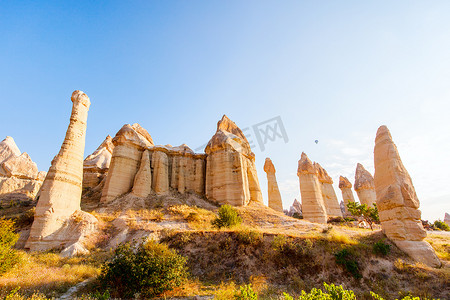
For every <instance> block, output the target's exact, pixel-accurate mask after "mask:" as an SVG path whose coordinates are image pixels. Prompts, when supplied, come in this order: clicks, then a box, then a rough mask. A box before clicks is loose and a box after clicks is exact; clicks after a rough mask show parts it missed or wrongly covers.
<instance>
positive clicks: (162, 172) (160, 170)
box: [152, 148, 169, 195]
mask: <svg viewBox="0 0 450 300" xmlns="http://www.w3.org/2000/svg"><path fill="white" fill-rule="evenodd" d="M152 168H153V189H154V190H155V192H156V193H157V194H159V195H163V194H166V193H167V192H169V158H168V156H167V154H166V152H164V151H162V149H159V148H156V149H155V150H154V151H153V154H152Z"/></svg>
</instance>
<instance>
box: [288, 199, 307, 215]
mask: <svg viewBox="0 0 450 300" xmlns="http://www.w3.org/2000/svg"><path fill="white" fill-rule="evenodd" d="M295 213H297V214H298V215H299V216H303V213H302V205H301V204H300V202H299V201H298V200H297V199H294V202H292V205H291V206H290V207H289V211H288V212H287V215H288V216H290V217H292V216H294V214H295Z"/></svg>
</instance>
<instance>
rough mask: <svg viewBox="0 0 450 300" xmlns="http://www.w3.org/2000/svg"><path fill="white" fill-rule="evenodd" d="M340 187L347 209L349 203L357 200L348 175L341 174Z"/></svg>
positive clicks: (345, 208)
mask: <svg viewBox="0 0 450 300" xmlns="http://www.w3.org/2000/svg"><path fill="white" fill-rule="evenodd" d="M339 188H340V189H341V192H342V199H343V200H344V211H345V213H348V211H347V204H349V203H350V202H355V198H354V197H353V192H352V183H351V182H350V181H349V180H348V179H347V177H344V176H340V177H339Z"/></svg>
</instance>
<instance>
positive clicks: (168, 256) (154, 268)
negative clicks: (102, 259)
mask: <svg viewBox="0 0 450 300" xmlns="http://www.w3.org/2000/svg"><path fill="white" fill-rule="evenodd" d="M186 278H187V268H186V258H184V257H183V256H181V255H178V254H177V253H176V252H175V250H172V249H169V248H168V246H167V245H165V244H158V243H156V242H154V241H148V242H145V243H143V244H141V245H140V246H139V247H138V248H137V249H136V250H134V249H133V247H132V246H131V244H130V243H126V244H123V245H120V246H119V247H117V249H116V250H115V252H114V255H113V257H112V259H111V260H110V261H109V262H107V263H106V264H104V265H103V267H102V273H101V275H100V276H99V280H100V283H101V286H102V287H103V288H104V289H109V290H110V291H111V293H112V295H113V296H118V297H124V298H132V297H133V296H134V295H135V294H137V293H139V294H140V295H141V296H144V297H155V296H158V295H160V294H162V293H163V292H165V291H168V290H171V289H173V288H175V287H177V286H180V285H181V284H182V283H183V282H184V281H185V280H186Z"/></svg>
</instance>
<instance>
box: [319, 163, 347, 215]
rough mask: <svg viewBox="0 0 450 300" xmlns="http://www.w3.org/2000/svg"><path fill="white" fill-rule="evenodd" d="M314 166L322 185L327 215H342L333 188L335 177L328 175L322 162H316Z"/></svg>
mask: <svg viewBox="0 0 450 300" xmlns="http://www.w3.org/2000/svg"><path fill="white" fill-rule="evenodd" d="M314 167H315V169H316V170H317V178H318V179H319V182H320V185H321V190H322V198H323V202H324V204H325V209H326V211H327V216H332V217H342V212H341V208H340V206H339V201H338V199H337V196H336V193H335V191H334V188H333V179H331V177H330V175H328V173H327V171H326V170H325V169H324V168H322V166H321V165H320V164H318V163H316V162H315V163H314Z"/></svg>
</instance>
